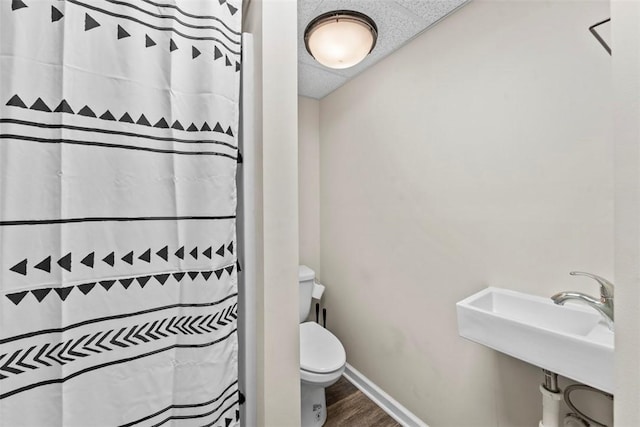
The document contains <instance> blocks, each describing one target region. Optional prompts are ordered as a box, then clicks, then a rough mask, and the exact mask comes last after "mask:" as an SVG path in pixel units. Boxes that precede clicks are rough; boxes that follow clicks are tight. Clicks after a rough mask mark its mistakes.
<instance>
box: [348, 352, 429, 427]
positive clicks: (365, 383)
mask: <svg viewBox="0 0 640 427" xmlns="http://www.w3.org/2000/svg"><path fill="white" fill-rule="evenodd" d="M342 375H343V376H344V377H345V378H346V379H347V381H349V382H350V383H351V384H353V385H354V386H356V387H357V388H358V389H360V391H361V392H363V393H364V394H365V395H366V396H367V397H368V398H369V399H371V400H372V401H373V402H374V403H375V404H376V405H378V406H379V407H380V409H382V410H383V411H385V412H386V413H387V414H389V416H390V417H391V418H393V419H394V420H396V421H397V422H399V423H400V424H402V425H403V426H404V427H429V426H428V425H427V424H425V423H424V421H422V420H421V419H420V418H418V417H416V416H415V415H414V414H413V413H412V412H411V411H409V410H408V409H407V408H405V407H404V406H402V405H401V404H400V403H399V402H397V401H396V400H395V399H394V398H393V397H391V396H389V395H388V394H387V393H385V392H384V390H382V389H381V388H380V387H378V386H377V385H375V384H374V383H373V382H371V380H369V378H367V377H365V376H364V375H362V373H360V372H359V371H358V370H357V369H355V368H354V367H353V366H351V365H349V364H348V363H347V366H346V368H345V370H344V374H342Z"/></svg>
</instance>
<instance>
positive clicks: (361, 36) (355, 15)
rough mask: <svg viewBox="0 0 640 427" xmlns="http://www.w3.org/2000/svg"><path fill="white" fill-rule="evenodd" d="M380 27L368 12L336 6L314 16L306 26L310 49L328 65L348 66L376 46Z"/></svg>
mask: <svg viewBox="0 0 640 427" xmlns="http://www.w3.org/2000/svg"><path fill="white" fill-rule="evenodd" d="M377 39H378V27H376V23H375V22H373V20H372V19H371V18H369V17H368V16H367V15H365V14H363V13H360V12H355V11H353V10H335V11H333V12H327V13H323V14H322V15H320V16H318V17H316V18H315V19H313V20H312V21H311V22H310V23H309V25H307V28H306V29H305V30H304V44H305V46H306V48H307V52H309V54H310V55H311V56H313V57H314V59H315V60H316V61H318V62H319V63H321V64H322V65H324V66H327V67H329V68H349V67H353V66H354V65H356V64H358V63H359V62H360V61H362V60H363V59H364V58H366V57H367V55H368V54H369V53H370V52H371V51H372V50H373V48H374V47H375V45H376V41H377Z"/></svg>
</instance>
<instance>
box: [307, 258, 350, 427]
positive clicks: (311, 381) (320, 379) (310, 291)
mask: <svg viewBox="0 0 640 427" xmlns="http://www.w3.org/2000/svg"><path fill="white" fill-rule="evenodd" d="M315 277H316V274H315V272H314V271H313V270H312V269H310V268H309V267H307V266H306V265H301V266H299V268H298V280H299V282H300V383H301V384H300V388H301V402H302V407H301V414H302V423H301V426H302V427H316V426H321V425H323V424H324V422H325V421H326V419H327V405H326V399H325V395H324V389H325V388H326V387H329V386H330V385H331V384H333V383H335V382H336V381H338V379H340V376H341V375H342V373H343V372H344V368H345V365H346V363H347V356H346V353H345V351H344V347H343V346H342V343H341V342H340V340H338V338H336V337H335V335H333V334H332V333H331V332H329V331H328V330H327V329H325V328H323V327H322V326H321V325H319V324H318V323H316V322H305V320H306V319H307V317H308V316H309V313H310V311H311V302H312V300H313V299H318V300H319V299H320V297H322V293H323V292H324V286H322V285H320V284H318V283H316V282H315Z"/></svg>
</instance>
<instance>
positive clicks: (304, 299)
mask: <svg viewBox="0 0 640 427" xmlns="http://www.w3.org/2000/svg"><path fill="white" fill-rule="evenodd" d="M315 278H316V273H315V272H314V271H313V270H312V269H310V268H309V267H307V266H306V265H300V266H298V283H299V284H300V323H302V322H304V321H305V320H307V317H308V316H309V311H310V310H311V294H312V292H313V283H314V280H315Z"/></svg>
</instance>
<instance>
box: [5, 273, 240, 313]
mask: <svg viewBox="0 0 640 427" xmlns="http://www.w3.org/2000/svg"><path fill="white" fill-rule="evenodd" d="M234 269H235V264H233V265H229V266H226V267H223V268H220V269H217V270H207V271H184V272H177V273H172V274H168V273H160V274H152V275H144V276H136V277H129V278H122V279H118V280H117V281H118V282H119V283H120V284H121V285H122V288H123V289H124V290H127V289H128V288H129V286H130V285H131V283H132V282H133V281H137V282H138V283H139V284H140V286H141V287H143V288H144V287H145V285H146V284H147V283H148V282H149V280H150V279H151V278H154V279H155V280H156V281H157V282H158V283H159V284H160V285H164V284H165V283H168V282H169V279H173V280H174V281H175V284H176V285H177V284H179V283H180V281H182V278H183V277H184V276H185V274H186V275H188V276H189V277H190V278H191V280H192V281H193V280H196V279H197V278H198V277H202V278H203V279H204V282H205V283H209V280H210V279H211V277H212V275H213V273H215V277H216V278H217V279H218V280H220V279H221V278H222V275H223V273H225V272H226V273H227V274H228V275H231V274H232V273H233V271H234ZM115 283H116V280H102V281H100V282H99V284H100V286H101V287H102V288H104V289H105V290H107V291H108V290H109V289H111V287H112V286H113V285H114V284H115ZM95 285H96V283H84V284H81V285H73V286H66V287H63V288H52V287H45V288H41V289H34V290H32V291H31V292H32V293H33V295H35V296H37V302H42V301H44V299H45V297H46V296H47V295H48V294H49V291H51V290H52V289H53V290H55V293H56V294H57V295H58V296H59V297H60V299H61V300H62V301H64V300H65V299H66V297H67V296H68V295H69V293H70V292H71V290H73V288H78V289H79V290H80V292H82V294H83V295H88V294H89V293H90V292H91V291H92V290H94V288H95ZM60 289H64V290H60ZM5 296H6V297H7V299H9V300H10V301H11V302H13V303H14V304H15V305H18V304H20V303H21V302H22V300H23V299H24V297H25V296H26V293H23V292H13V293H9V294H6V295H5Z"/></svg>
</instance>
